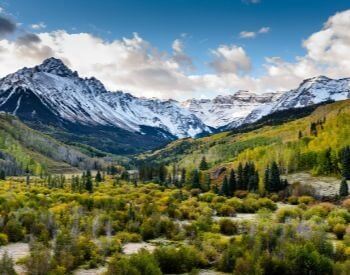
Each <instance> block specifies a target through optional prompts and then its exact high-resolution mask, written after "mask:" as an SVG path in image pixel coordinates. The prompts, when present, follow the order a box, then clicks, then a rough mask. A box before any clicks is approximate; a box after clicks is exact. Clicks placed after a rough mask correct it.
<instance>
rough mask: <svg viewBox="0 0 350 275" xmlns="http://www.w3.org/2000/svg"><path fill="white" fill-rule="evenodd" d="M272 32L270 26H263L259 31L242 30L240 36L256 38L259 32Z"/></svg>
mask: <svg viewBox="0 0 350 275" xmlns="http://www.w3.org/2000/svg"><path fill="white" fill-rule="evenodd" d="M269 32H270V28H269V27H262V28H260V29H259V30H258V31H241V32H240V33H239V37H240V38H255V37H256V36H258V35H259V34H266V33H269Z"/></svg>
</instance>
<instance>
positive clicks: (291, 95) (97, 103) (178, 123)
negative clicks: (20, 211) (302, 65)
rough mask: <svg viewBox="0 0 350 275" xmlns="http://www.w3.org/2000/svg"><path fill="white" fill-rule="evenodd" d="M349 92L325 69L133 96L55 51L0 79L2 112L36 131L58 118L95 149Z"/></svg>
mask: <svg viewBox="0 0 350 275" xmlns="http://www.w3.org/2000/svg"><path fill="white" fill-rule="evenodd" d="M347 98H350V78H344V79H338V80H335V79H330V78H327V77H324V76H319V77H315V78H311V79H307V80H305V81H303V83H301V84H300V86H299V87H298V88H297V89H294V90H291V91H287V92H276V93H265V94H255V93H252V92H249V91H238V92H236V93H233V94H231V95H225V96H217V97H215V98H214V99H200V100H199V99H191V100H187V101H184V102H178V101H175V100H160V99H147V98H138V97H135V96H133V95H131V94H129V93H123V92H111V91H108V90H106V88H105V87H104V85H103V84H102V83H101V82H100V81H99V80H97V79H96V78H94V77H92V78H81V77H79V75H78V73H77V72H73V71H72V70H70V69H69V68H68V67H67V66H65V65H64V63H63V62H62V61H61V60H59V59H55V58H49V59H47V60H45V61H44V62H43V63H42V64H41V65H38V66H36V67H33V68H23V69H21V70H19V71H17V72H15V73H13V74H10V75H8V76H6V77H4V78H2V79H0V111H5V112H8V113H12V114H14V115H17V116H18V117H20V118H21V119H22V120H23V121H24V122H28V121H29V122H30V126H33V125H34V126H37V128H39V129H40V130H41V128H42V127H41V126H42V125H44V129H45V132H47V133H49V134H52V132H51V130H52V126H53V127H54V128H55V127H56V126H57V125H58V126H61V125H63V126H62V127H63V128H64V131H63V134H62V132H61V130H62V127H61V128H60V129H59V130H58V131H54V135H55V137H57V136H58V137H60V138H61V139H62V140H64V141H66V140H67V139H68V140H70V138H72V135H71V134H72V133H71V132H74V133H73V138H74V142H75V141H79V142H83V143H84V142H85V143H86V144H89V145H92V146H95V147H97V148H99V145H101V146H100V148H101V149H103V150H109V148H110V147H111V146H113V145H114V144H115V143H117V144H118V146H117V148H115V150H114V151H113V152H120V151H122V152H137V150H134V149H135V148H134V147H135V146H136V147H137V146H139V147H142V150H145V149H151V148H155V147H157V146H159V145H162V144H164V143H166V142H168V141H169V140H172V139H174V138H182V137H195V136H197V135H199V134H203V133H210V132H213V131H218V130H223V129H231V128H234V127H237V126H240V125H242V124H246V123H252V122H255V121H257V120H258V119H260V118H261V117H263V116H265V115H268V114H271V113H273V112H276V111H279V110H285V109H290V108H299V107H305V106H309V105H313V104H317V103H321V102H324V101H328V100H342V99H347ZM67 123H68V124H69V127H67ZM45 127H46V128H45ZM84 127H88V129H85V128H84ZM101 127H102V128H101ZM81 129H84V130H83V131H82V130H81ZM84 131H85V132H84ZM82 132H84V134H83V135H82ZM95 132H99V133H100V135H98V134H96V133H95ZM84 135H85V136H84ZM89 135H92V136H93V138H92V140H91V139H88V137H87V136H89ZM101 136H102V137H103V140H100V138H101ZM106 140H108V142H104V141H106ZM125 142H126V143H127V149H125V148H124V147H125V144H126V143H125ZM140 143H142V144H141V145H140ZM143 145H145V146H143ZM123 146H124V147H123Z"/></svg>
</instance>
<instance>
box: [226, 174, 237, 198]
mask: <svg viewBox="0 0 350 275" xmlns="http://www.w3.org/2000/svg"><path fill="white" fill-rule="evenodd" d="M236 184H237V183H236V174H235V171H234V170H233V169H231V171H230V177H229V180H228V186H229V196H233V195H234V194H235V191H236V189H237V186H236Z"/></svg>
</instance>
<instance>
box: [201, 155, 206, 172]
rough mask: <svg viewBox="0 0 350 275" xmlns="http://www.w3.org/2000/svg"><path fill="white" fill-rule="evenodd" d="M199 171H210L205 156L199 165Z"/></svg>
mask: <svg viewBox="0 0 350 275" xmlns="http://www.w3.org/2000/svg"><path fill="white" fill-rule="evenodd" d="M199 170H202V171H204V170H208V163H207V160H206V159H205V157H204V156H203V157H202V160H201V162H200V164H199Z"/></svg>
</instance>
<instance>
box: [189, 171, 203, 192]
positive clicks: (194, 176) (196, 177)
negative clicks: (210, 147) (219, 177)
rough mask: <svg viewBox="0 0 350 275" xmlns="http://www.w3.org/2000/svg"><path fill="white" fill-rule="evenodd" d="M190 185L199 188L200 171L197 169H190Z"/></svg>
mask: <svg viewBox="0 0 350 275" xmlns="http://www.w3.org/2000/svg"><path fill="white" fill-rule="evenodd" d="M191 187H192V188H201V185H200V173H199V171H198V170H197V169H195V170H193V171H192V178H191Z"/></svg>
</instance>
